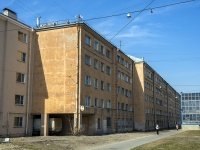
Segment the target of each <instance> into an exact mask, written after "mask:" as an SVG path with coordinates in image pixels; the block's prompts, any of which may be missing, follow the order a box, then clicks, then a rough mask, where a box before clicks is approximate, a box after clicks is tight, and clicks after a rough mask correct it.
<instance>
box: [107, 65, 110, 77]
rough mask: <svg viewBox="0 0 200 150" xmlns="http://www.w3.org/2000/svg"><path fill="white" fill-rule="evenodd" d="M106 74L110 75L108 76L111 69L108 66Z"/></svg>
mask: <svg viewBox="0 0 200 150" xmlns="http://www.w3.org/2000/svg"><path fill="white" fill-rule="evenodd" d="M106 73H107V74H108V75H110V74H111V69H110V67H109V66H106Z"/></svg>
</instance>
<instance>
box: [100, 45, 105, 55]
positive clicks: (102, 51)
mask: <svg viewBox="0 0 200 150" xmlns="http://www.w3.org/2000/svg"><path fill="white" fill-rule="evenodd" d="M100 52H101V53H102V54H104V46H103V45H101V49H100Z"/></svg>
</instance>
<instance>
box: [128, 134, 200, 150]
mask: <svg viewBox="0 0 200 150" xmlns="http://www.w3.org/2000/svg"><path fill="white" fill-rule="evenodd" d="M131 150H200V131H199V130H197V131H193V130H192V131H185V132H182V133H179V134H176V135H173V136H170V137H167V138H164V139H161V140H157V141H154V142H151V143H148V144H144V145H141V146H139V147H136V148H133V149H131Z"/></svg>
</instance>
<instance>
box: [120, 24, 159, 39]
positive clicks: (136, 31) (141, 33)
mask: <svg viewBox="0 0 200 150" xmlns="http://www.w3.org/2000/svg"><path fill="white" fill-rule="evenodd" d="M157 36H158V35H157V34H156V33H154V32H153V31H151V29H148V28H146V27H143V28H142V27H141V26H138V25H134V26H132V27H131V28H130V29H129V30H127V31H126V33H122V34H119V35H118V36H117V38H140V37H144V38H147V37H157Z"/></svg>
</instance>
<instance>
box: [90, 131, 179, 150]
mask: <svg viewBox="0 0 200 150" xmlns="http://www.w3.org/2000/svg"><path fill="white" fill-rule="evenodd" d="M180 132H182V130H178V131H176V130H169V132H163V133H162V131H161V132H160V134H159V135H156V133H155V135H151V136H147V137H142V138H139V139H133V140H127V141H122V142H118V143H113V144H108V145H104V146H99V147H94V148H91V149H89V150H130V149H131V148H134V147H137V146H140V145H143V144H146V143H149V142H152V141H156V140H159V139H162V138H165V137H168V136H171V135H174V134H177V133H180Z"/></svg>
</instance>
